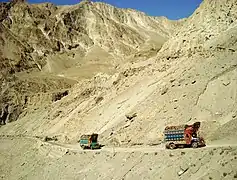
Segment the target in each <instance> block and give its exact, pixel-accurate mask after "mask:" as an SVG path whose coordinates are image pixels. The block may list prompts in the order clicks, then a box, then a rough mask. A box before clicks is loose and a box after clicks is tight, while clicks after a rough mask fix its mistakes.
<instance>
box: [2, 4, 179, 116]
mask: <svg viewBox="0 0 237 180" xmlns="http://www.w3.org/2000/svg"><path fill="white" fill-rule="evenodd" d="M180 24H181V23H179V22H172V21H169V20H167V19H165V18H153V17H148V16H146V15H145V14H144V13H142V12H137V11H134V10H130V9H117V8H115V7H113V6H110V5H107V4H104V3H92V2H87V1H85V2H81V3H79V4H77V5H75V6H55V5H53V4H49V3H45V4H31V5H30V4H27V3H26V2H24V1H23V2H22V1H12V2H10V3H1V24H0V30H1V32H2V33H1V42H2V43H1V49H2V51H1V59H2V60H1V76H2V77H1V82H3V79H5V80H4V83H2V84H3V86H2V95H1V96H2V100H3V99H4V100H3V103H6V101H11V99H13V100H12V102H9V103H10V104H11V105H12V106H14V111H17V112H19V113H20V112H22V108H23V106H25V105H24V101H25V99H27V98H28V96H29V95H32V91H33V92H35V91H36V92H37V93H40V92H41V93H46V92H49V94H50V93H51V94H52V92H53V93H54V92H55V91H61V90H60V89H67V88H70V87H71V85H72V84H74V83H75V81H74V80H78V79H83V78H91V77H93V75H95V74H96V73H98V72H107V73H113V72H115V71H116V67H117V66H118V65H119V64H122V63H124V62H125V61H126V62H127V61H129V60H130V59H131V58H130V57H131V56H132V57H137V58H140V59H141V58H147V57H150V56H154V55H155V54H156V53H157V51H158V50H159V49H160V48H161V46H162V45H163V43H164V42H165V41H166V40H167V39H168V38H169V37H170V36H171V34H172V33H173V32H174V29H175V27H177V26H180ZM140 51H142V52H143V53H142V54H141V53H138V52H140ZM135 59H136V58H135ZM135 59H134V58H133V61H134V60H135ZM32 71H33V73H32ZM49 73H50V74H49ZM9 74H10V76H9ZM57 76H58V77H57ZM11 77H12V78H11ZM65 78H66V79H65ZM67 78H69V79H73V80H70V81H69V82H66V81H68V79H67ZM8 79H10V80H8ZM13 79H14V80H13ZM39 79H42V80H39ZM65 80H66V81H65ZM43 81H45V82H47V83H41V82H43ZM73 82H74V83H73ZM52 83H53V84H55V85H53V86H51V84H52ZM21 84H22V86H21ZM46 84H47V85H46ZM48 84H49V85H48ZM16 86H17V87H16ZM37 88H38V89H37ZM12 89H14V92H15V93H14V94H15V95H12ZM59 93H60V92H59ZM33 94H34V93H33ZM14 99H18V100H14ZM19 99H20V101H22V102H19ZM16 101H18V102H16ZM19 113H18V114H19ZM15 119H16V118H14V119H12V120H15Z"/></svg>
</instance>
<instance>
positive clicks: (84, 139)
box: [79, 134, 101, 149]
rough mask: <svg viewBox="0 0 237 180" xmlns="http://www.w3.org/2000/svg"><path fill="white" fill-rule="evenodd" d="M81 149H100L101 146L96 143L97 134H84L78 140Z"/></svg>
mask: <svg viewBox="0 0 237 180" xmlns="http://www.w3.org/2000/svg"><path fill="white" fill-rule="evenodd" d="M79 143H80V146H81V148H82V149H100V148H101V145H100V144H99V143H98V134H88V135H87V134H84V135H82V136H81V138H80V140H79Z"/></svg>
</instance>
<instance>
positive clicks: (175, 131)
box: [164, 122, 205, 149]
mask: <svg viewBox="0 0 237 180" xmlns="http://www.w3.org/2000/svg"><path fill="white" fill-rule="evenodd" d="M200 125H201V123H200V122H195V123H194V124H192V125H179V126H167V127H166V128H165V130H164V141H165V142H166V148H167V149H175V148H178V147H182V148H184V147H192V148H198V147H203V146H205V141H204V139H203V138H202V137H200V136H199V135H198V130H199V128H200Z"/></svg>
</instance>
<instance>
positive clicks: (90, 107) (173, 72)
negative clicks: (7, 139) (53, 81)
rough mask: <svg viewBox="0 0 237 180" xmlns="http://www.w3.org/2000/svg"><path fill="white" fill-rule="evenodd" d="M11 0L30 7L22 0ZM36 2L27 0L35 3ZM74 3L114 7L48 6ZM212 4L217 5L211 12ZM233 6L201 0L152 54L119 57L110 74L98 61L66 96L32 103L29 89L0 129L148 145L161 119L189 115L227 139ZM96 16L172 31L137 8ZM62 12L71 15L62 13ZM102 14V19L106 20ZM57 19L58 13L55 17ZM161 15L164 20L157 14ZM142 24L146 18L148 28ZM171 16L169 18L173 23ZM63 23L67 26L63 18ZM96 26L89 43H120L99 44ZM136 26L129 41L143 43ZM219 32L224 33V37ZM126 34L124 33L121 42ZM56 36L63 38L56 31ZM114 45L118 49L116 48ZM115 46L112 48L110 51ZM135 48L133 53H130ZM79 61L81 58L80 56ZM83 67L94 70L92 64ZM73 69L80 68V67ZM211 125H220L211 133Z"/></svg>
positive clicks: (232, 108) (231, 115)
mask: <svg viewBox="0 0 237 180" xmlns="http://www.w3.org/2000/svg"><path fill="white" fill-rule="evenodd" d="M18 6H24V7H25V6H26V7H30V6H29V5H26V4H20V5H18ZM41 6H42V5H33V7H35V8H36V7H41ZM43 6H44V7H45V5H43ZM80 7H83V8H81V10H83V12H84V11H86V9H88V8H89V9H90V11H86V12H87V13H89V14H90V13H91V12H94V11H95V10H96V9H97V8H98V7H100V8H99V9H100V10H101V14H105V12H107V13H108V12H111V13H112V14H113V15H116V13H115V11H116V10H115V8H114V7H112V6H109V5H105V4H101V3H92V4H91V3H82V4H79V5H76V6H69V7H68V6H66V7H59V9H58V10H55V13H56V14H57V13H59V14H60V16H61V17H64V18H65V13H66V12H67V11H69V10H70V12H74V10H75V9H76V10H78V11H79V9H80ZM105 7H106V8H108V10H107V11H105V10H103V8H105ZM110 8H111V10H109V9H110ZM214 9H215V10H218V11H217V12H218V13H217V12H216V11H214ZM209 10H212V11H209ZM97 11H98V9H97V10H96V12H97ZM119 11H120V10H119ZM121 11H123V12H125V14H127V15H129V14H130V13H136V12H135V11H132V10H121ZM236 12H237V11H236V3H235V1H233V0H232V1H231V0H228V1H227V0H225V1H218V2H214V1H210V0H206V1H204V2H203V3H202V5H201V6H200V7H199V8H198V9H197V10H196V11H195V12H194V14H193V15H192V16H191V17H190V18H188V19H187V20H183V21H181V22H182V23H184V25H183V27H182V28H181V29H180V31H177V32H176V33H175V34H173V36H172V37H171V38H170V39H169V40H168V41H167V42H166V43H165V44H164V45H163V47H162V49H161V51H159V52H158V54H157V56H154V57H151V58H148V57H147V59H146V60H144V59H143V60H136V61H135V62H136V63H134V62H132V63H129V62H128V63H126V64H120V65H119V66H118V67H117V69H116V72H115V73H113V74H110V73H108V72H106V71H103V70H104V69H99V71H101V72H102V73H99V74H97V75H96V76H94V77H93V78H92V79H89V80H81V81H80V82H78V83H77V84H75V85H74V86H73V88H71V89H70V90H69V93H68V94H67V93H66V94H67V96H66V97H64V98H63V99H61V100H60V101H56V102H53V103H50V101H49V102H48V101H47V102H48V104H47V106H46V105H42V104H41V103H38V102H42V101H41V100H40V101H39V99H38V98H37V97H38V94H33V96H32V97H31V98H30V100H29V101H28V102H27V104H26V107H28V110H26V111H24V113H21V115H20V120H19V121H18V122H16V123H13V124H11V125H9V127H8V126H6V127H4V128H2V133H5V132H8V133H10V132H12V133H19V134H22V133H23V134H24V133H26V134H31V135H46V134H47V135H49V136H57V137H58V139H60V140H62V141H66V142H76V141H77V139H78V137H79V136H80V135H81V134H83V133H92V132H98V133H100V134H101V136H100V137H101V141H103V142H104V143H106V144H107V145H116V146H124V145H135V144H147V145H148V144H157V143H160V142H161V141H162V139H163V137H162V132H163V129H164V127H165V126H166V125H170V124H180V123H192V122H194V121H197V120H198V121H201V122H202V127H203V130H202V131H203V134H204V135H205V137H206V139H207V141H212V140H216V139H226V138H227V139H229V140H232V139H233V137H234V136H235V133H234V132H233V133H232V134H229V135H226V133H227V132H228V129H229V128H228V124H234V126H231V127H232V128H235V124H236V123H235V122H236V97H237V94H236V92H237V91H236V87H237V84H236V83H237V81H236V77H237V75H236V73H237V72H236V66H237V64H236V63H237V62H236V52H235V46H236V42H235V41H234V39H235V38H236V34H234V33H233V32H234V31H235V27H236V22H237V21H236ZM76 14H78V13H76ZM227 14H228V16H227ZM55 16H56V15H55ZM104 16H105V17H107V16H108V18H110V19H112V20H111V21H108V22H109V23H115V24H116V22H121V23H120V26H121V27H120V26H119V27H120V28H122V27H124V26H125V24H126V26H129V27H128V28H126V31H130V29H133V30H135V27H136V29H138V26H140V27H142V24H141V22H142V21H140V20H137V21H136V19H137V18H138V17H140V18H144V19H145V20H144V23H145V22H146V23H147V24H146V26H147V28H146V29H145V31H146V32H147V31H148V30H149V32H155V29H157V32H158V33H159V34H160V35H162V36H163V37H168V36H169V34H172V32H170V31H168V29H169V28H170V27H171V24H172V23H171V24H170V23H167V22H166V25H165V26H159V27H157V25H154V24H153V25H151V22H154V21H155V22H157V19H153V18H150V17H145V15H144V14H142V13H138V14H137V16H138V17H136V16H135V15H134V16H131V17H130V16H128V17H130V18H128V17H127V20H126V18H124V19H123V18H122V19H119V18H118V17H117V16H112V15H111V14H106V15H104ZM70 17H71V18H72V17H74V16H71V15H70ZM83 17H86V16H83ZM87 17H88V16H87ZM115 17H116V18H115ZM135 17H136V18H135ZM204 17H209V18H204ZM219 17H221V18H219ZM224 17H226V18H224ZM78 18H79V17H78ZM131 18H132V19H133V20H131ZM89 19H91V18H89ZM92 19H93V18H92ZM104 21H105V22H107V20H104ZM47 22H48V21H47ZM63 22H64V21H60V23H63ZM73 22H74V21H73ZM75 22H77V21H75ZM93 22H94V21H93ZM161 22H165V21H164V19H163V20H161ZM60 23H58V24H60ZM64 23H65V22H64ZM90 23H92V22H90ZM90 23H89V22H87V23H86V25H85V26H83V27H87V26H88V24H90ZM99 24H100V23H99ZM148 24H150V25H151V26H150V27H149V28H148ZM174 24H176V25H177V23H174ZM174 24H173V25H174ZM210 24H211V26H210ZM110 25H111V26H112V24H110ZM143 25H144V24H143ZM71 26H72V25H71ZM75 26H76V25H75ZM91 26H92V25H91ZM50 27H52V26H50ZM63 27H67V26H66V25H65V24H64V25H63ZM68 27H69V26H68ZM116 27H117V26H116ZM71 28H75V27H74V26H72V27H71ZM162 28H166V29H167V32H168V33H164V32H163V31H162V30H161V29H162ZM190 28H191V29H190ZM56 29H57V28H56ZM143 29H144V28H143ZM88 30H90V31H88V32H87V34H88V37H89V34H90V33H92V30H93V28H88ZM109 30H111V31H117V30H118V28H111V29H109V28H108V29H107V31H106V33H107V34H109V33H110V31H109ZM94 31H95V29H94ZM121 32H123V31H121ZM96 33H101V31H99V32H97V31H95V32H94V33H92V34H93V37H94V38H93V39H94V41H93V42H94V43H95V44H97V47H96V48H99V47H101V46H102V48H104V51H105V52H106V48H105V46H107V47H109V46H110V45H112V44H113V45H114V46H115V45H116V47H117V48H118V47H119V46H120V45H121V44H120V45H119V44H118V43H125V41H117V42H116V43H117V44H116V43H115V42H114V43H112V42H113V40H111V39H110V41H109V40H108V42H110V45H108V44H107V45H105V44H106V43H105V44H103V45H102V42H100V41H99V38H101V37H102V36H99V35H98V34H97V35H95V34H96ZM137 33H138V34H139V35H136V38H138V39H136V41H134V42H132V43H131V44H133V45H134V43H135V42H136V43H137V44H136V43H135V44H136V46H137V45H138V49H139V44H140V43H141V42H142V41H143V43H144V39H145V38H144V37H145V34H146V35H148V36H149V35H150V34H149V33H148V32H147V33H144V34H143V35H142V31H141V30H139V31H137ZM65 34H66V33H62V34H61V35H65ZM115 34H117V33H115ZM124 34H126V33H124ZM128 34H129V33H128ZM104 35H105V34H104ZM133 35H135V34H134V33H133ZM55 36H56V35H55ZM209 36H210V37H209ZM56 37H58V36H56ZM60 37H61V36H60ZM73 37H74V36H73ZM75 37H76V36H75ZM206 37H209V39H208V38H206ZM130 38H132V39H134V38H133V37H130ZM226 38H227V39H228V38H229V39H231V41H226ZM59 39H60V38H59ZM91 39H92V38H91ZM112 39H113V38H112ZM139 39H140V40H139ZM142 39H143V40H142ZM148 39H149V38H148ZM75 41H76V40H75ZM129 41H130V40H129V38H128V39H127V41H126V43H129ZM60 42H64V41H62V39H60ZM103 42H106V40H104V41H103ZM65 43H66V41H65ZM67 43H69V42H67ZM67 43H66V44H67ZM126 43H125V44H126ZM219 43H222V44H219ZM141 44H142V43H141ZM211 44H212V47H209V46H208V45H211ZM71 45H72V44H71ZM35 47H36V45H35ZM63 47H64V48H65V47H66V46H63ZM78 47H82V46H78ZM123 47H126V46H123ZM129 47H130V48H131V49H130V50H131V52H133V53H134V52H135V51H136V50H135V49H136V48H135V49H133V48H132V47H133V46H132V45H130V46H129ZM199 47H200V48H199ZM96 48H95V47H93V48H92V49H93V54H94V55H95V54H96V53H95V52H97V54H98V55H99V54H100V53H98V51H94V50H95V49H96ZM118 49H119V48H118ZM96 50H98V49H96ZM133 50H134V51H133ZM143 50H144V49H143ZM60 51H61V50H60ZM83 51H84V50H83ZM120 51H121V52H122V51H123V52H124V54H126V51H124V49H123V50H122V49H120ZM89 52H90V51H89ZM141 52H143V51H140V53H141ZM67 53H69V52H67ZM115 54H116V52H115V53H113V56H115ZM57 55H58V54H57ZM94 55H92V54H90V53H88V52H87V56H89V57H94ZM135 55H138V54H136V53H135ZM64 56H65V54H64ZM141 56H142V55H141ZM51 57H52V55H51ZM128 57H132V56H131V55H130V56H128ZM133 57H134V58H135V56H133ZM114 60H115V59H114ZM83 61H86V60H85V59H83ZM56 67H57V66H56ZM69 69H70V68H69ZM70 72H71V73H74V72H73V71H70ZM90 72H94V71H93V68H92V69H91V71H90ZM78 73H83V71H82V72H81V71H80V72H78ZM75 74H76V73H74V75H75ZM62 76H65V74H64V75H62ZM59 94H60V93H59ZM61 94H64V92H61ZM42 96H43V97H48V96H52V93H47V92H46V94H43V95H42ZM43 99H47V98H43ZM36 102H37V103H36ZM32 110H33V111H32ZM134 113H136V117H134V118H133V119H132V120H130V118H128V119H127V118H126V116H127V115H129V114H134ZM229 130H230V129H229ZM218 132H223V133H220V134H218ZM217 134H218V135H217Z"/></svg>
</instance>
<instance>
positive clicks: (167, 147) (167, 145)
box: [165, 143, 176, 149]
mask: <svg viewBox="0 0 237 180" xmlns="http://www.w3.org/2000/svg"><path fill="white" fill-rule="evenodd" d="M165 147H166V149H175V148H176V145H175V144H174V143H169V144H166V145H165Z"/></svg>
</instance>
